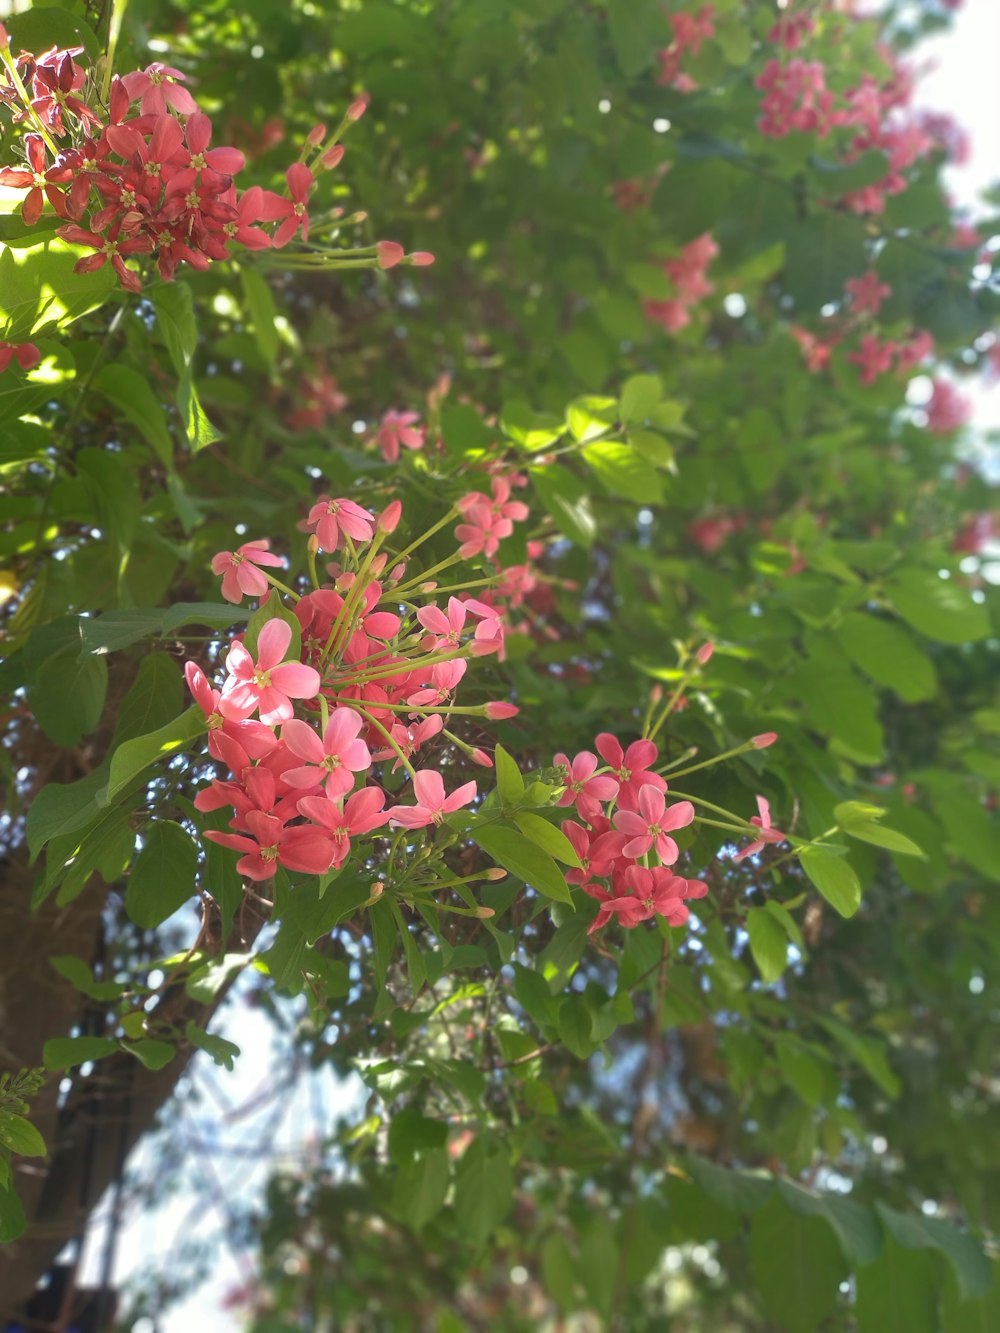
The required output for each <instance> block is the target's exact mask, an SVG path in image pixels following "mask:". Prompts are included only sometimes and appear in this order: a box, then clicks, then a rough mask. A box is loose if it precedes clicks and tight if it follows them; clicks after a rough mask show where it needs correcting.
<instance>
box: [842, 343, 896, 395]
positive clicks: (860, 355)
mask: <svg viewBox="0 0 1000 1333" xmlns="http://www.w3.org/2000/svg"><path fill="white" fill-rule="evenodd" d="M897 350H898V349H897V346H896V344H895V343H894V342H884V343H883V342H879V340H878V338H876V336H875V334H874V333H868V334H866V335H865V336H864V337H863V338H862V339H861V343H860V346H859V347H858V350H857V351H856V352H849V353H848V356H847V359H848V361H853V362H854V364H855V365H858V366H860V367H861V383H862V384H871V383H873V382H874V381H875V380H876V379H878V377H879V376H880V375H886V374H888V372H889V371H890V370H891V369H892V362H893V357H894V356H895V355H896V352H897Z"/></svg>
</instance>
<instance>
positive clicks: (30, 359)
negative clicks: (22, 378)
mask: <svg viewBox="0 0 1000 1333" xmlns="http://www.w3.org/2000/svg"><path fill="white" fill-rule="evenodd" d="M41 359H42V354H41V352H40V351H39V350H38V348H37V347H36V346H35V344H34V343H9V342H7V341H5V340H4V339H3V338H0V375H2V374H3V372H4V371H5V370H6V369H7V367H8V366H9V365H10V363H11V360H14V361H16V362H17V364H18V365H19V366H20V367H21V369H22V370H31V369H32V368H33V367H35V366H37V365H38V363H39V361H41Z"/></svg>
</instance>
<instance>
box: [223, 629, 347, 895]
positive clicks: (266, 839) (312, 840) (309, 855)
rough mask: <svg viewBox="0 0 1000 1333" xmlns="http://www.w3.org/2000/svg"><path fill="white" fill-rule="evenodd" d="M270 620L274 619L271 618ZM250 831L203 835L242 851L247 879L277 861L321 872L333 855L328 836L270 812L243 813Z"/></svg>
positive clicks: (267, 873) (263, 875)
mask: <svg viewBox="0 0 1000 1333" xmlns="http://www.w3.org/2000/svg"><path fill="white" fill-rule="evenodd" d="M272 623H274V622H272ZM243 818H244V823H245V824H246V828H247V832H248V834H249V835H250V836H249V837H245V836H244V835H243V834H240V833H217V832H216V831H215V830H214V829H208V830H206V832H205V837H206V838H208V839H210V841H212V842H217V843H219V844H220V845H221V846H222V847H231V848H232V849H233V850H234V851H237V852H242V853H243V855H242V856H241V857H240V859H239V860H238V861H237V862H236V869H237V870H238V871H239V872H240V874H241V875H246V877H247V879H254V880H263V879H270V878H271V876H272V875H273V874H274V872H275V871H276V870H277V868H278V866H279V865H283V866H285V867H286V868H287V869H289V870H301V871H304V872H305V873H306V874H307V875H322V874H323V873H324V872H325V871H327V870H329V868H330V865H331V863H332V861H333V856H334V845H333V843H332V842H331V840H330V839H329V838H328V837H326V835H325V834H323V833H321V832H320V831H319V829H317V828H316V827H315V825H312V824H300V825H296V826H295V827H292V828H289V827H288V826H287V825H286V824H284V823H283V822H282V821H281V820H280V819H278V818H276V817H275V816H274V815H266V814H263V813H262V812H261V811H260V810H250V811H248V812H247V814H246V815H244V817H243Z"/></svg>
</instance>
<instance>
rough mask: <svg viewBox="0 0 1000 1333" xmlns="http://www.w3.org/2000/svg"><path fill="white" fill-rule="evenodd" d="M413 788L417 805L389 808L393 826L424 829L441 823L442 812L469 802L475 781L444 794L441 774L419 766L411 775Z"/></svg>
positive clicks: (449, 811)
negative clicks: (412, 775)
mask: <svg viewBox="0 0 1000 1333" xmlns="http://www.w3.org/2000/svg"><path fill="white" fill-rule="evenodd" d="M413 791H414V794H415V795H416V798H417V803H416V805H394V806H393V807H392V808H391V809H390V810H389V819H390V821H391V823H392V826H393V827H394V828H424V827H426V825H428V824H440V823H441V821H442V819H443V818H444V816H445V815H448V814H451V813H452V811H454V810H460V809H461V808H462V806H463V805H468V804H469V802H470V801H471V800H472V799H473V797H474V796H475V794H476V784H475V782H466V783H465V784H464V786H461V787H459V788H458V790H457V791H454V792H452V794H451V795H450V796H446V795H445V790H444V779H443V778H442V777H441V774H440V773H438V772H437V770H436V769H433V768H420V769H418V770H417V772H416V773H415V774H414V777H413Z"/></svg>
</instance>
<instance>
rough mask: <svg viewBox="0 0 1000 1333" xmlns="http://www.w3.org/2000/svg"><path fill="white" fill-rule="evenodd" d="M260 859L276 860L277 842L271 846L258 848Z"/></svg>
mask: <svg viewBox="0 0 1000 1333" xmlns="http://www.w3.org/2000/svg"><path fill="white" fill-rule="evenodd" d="M260 859H261V860H262V861H277V859H278V844H277V843H275V844H274V846H273V847H262V848H261V849H260Z"/></svg>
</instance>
